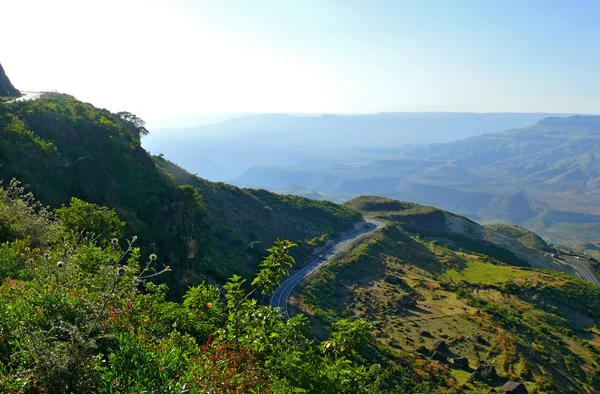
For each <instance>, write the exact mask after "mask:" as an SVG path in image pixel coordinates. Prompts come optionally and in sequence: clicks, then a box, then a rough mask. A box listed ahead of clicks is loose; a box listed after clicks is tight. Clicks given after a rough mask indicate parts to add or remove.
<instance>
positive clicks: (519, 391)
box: [502, 380, 527, 394]
mask: <svg viewBox="0 0 600 394" xmlns="http://www.w3.org/2000/svg"><path fill="white" fill-rule="evenodd" d="M502 390H504V391H505V392H506V394H527V388H526V387H525V385H524V384H523V383H519V382H515V381H514V380H509V381H508V382H506V383H504V386H502Z"/></svg>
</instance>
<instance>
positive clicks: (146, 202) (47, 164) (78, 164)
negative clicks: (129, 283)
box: [0, 93, 361, 298]
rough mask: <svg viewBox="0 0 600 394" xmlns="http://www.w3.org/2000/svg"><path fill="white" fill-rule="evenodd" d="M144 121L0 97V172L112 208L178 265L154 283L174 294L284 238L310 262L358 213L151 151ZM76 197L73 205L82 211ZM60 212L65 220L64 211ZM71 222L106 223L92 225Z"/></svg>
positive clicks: (46, 198)
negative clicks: (242, 183) (225, 177)
mask: <svg viewBox="0 0 600 394" xmlns="http://www.w3.org/2000/svg"><path fill="white" fill-rule="evenodd" d="M144 127H145V126H144V124H143V121H142V120H141V119H139V118H138V117H137V116H135V115H133V114H131V113H127V112H119V113H111V112H110V111H107V110H105V109H100V108H95V107H94V106H92V105H90V104H87V103H83V102H80V101H78V100H76V99H75V98H73V97H71V96H68V95H64V94H56V93H48V94H44V95H42V96H41V97H40V98H39V99H37V100H31V101H23V102H13V103H9V104H2V105H0V178H4V179H12V178H17V179H19V180H21V181H23V182H24V183H25V184H26V185H27V187H29V188H30V189H28V191H29V190H31V191H32V192H34V193H35V194H36V196H37V197H38V198H40V200H41V201H43V202H44V203H45V204H49V205H50V206H52V207H54V208H58V207H61V206H62V205H65V206H66V207H69V204H70V202H71V200H72V198H77V199H78V200H79V201H86V202H88V203H90V204H96V205H98V206H106V207H110V208H112V209H114V210H115V212H116V213H117V215H118V216H119V217H120V218H121V220H122V221H123V222H125V223H126V224H125V226H124V227H123V229H122V231H123V233H122V234H124V236H126V237H128V238H131V237H133V236H134V235H138V236H139V237H140V242H139V247H140V248H141V251H142V253H143V254H144V255H148V254H150V253H154V254H156V255H157V256H158V257H159V258H160V259H161V261H164V262H165V264H167V265H169V266H171V267H172V269H173V274H172V275H169V276H168V277H165V278H157V279H156V280H158V281H164V282H166V283H167V284H168V285H169V288H170V290H169V297H173V298H179V297H180V296H182V295H183V294H184V293H185V291H186V289H187V287H188V286H190V285H194V284H197V283H199V282H201V281H203V280H204V281H216V282H219V283H224V282H225V281H226V280H227V278H229V277H231V276H232V275H233V274H238V275H241V276H243V277H244V278H246V279H249V278H251V277H253V276H254V275H255V274H256V273H257V272H258V271H259V269H260V268H259V267H258V264H259V263H260V257H261V256H262V254H263V253H264V251H265V250H264V248H265V247H266V246H267V245H271V244H273V242H274V241H275V240H276V239H277V238H279V237H283V238H286V239H293V240H295V242H296V243H297V244H298V247H297V248H295V249H294V251H293V252H292V253H293V257H295V258H296V259H300V260H304V259H305V258H306V257H307V256H308V255H309V254H310V252H311V251H312V247H311V245H309V244H308V241H309V240H311V239H314V238H316V237H319V238H320V237H323V236H324V235H325V234H329V236H331V237H334V236H337V235H338V234H340V233H342V232H345V231H348V230H350V229H352V228H353V226H354V224H355V223H356V222H358V221H359V220H360V219H361V216H360V214H358V213H357V212H356V211H354V210H352V209H348V208H344V207H341V206H339V205H336V204H333V203H330V202H325V201H313V200H309V199H306V198H300V197H292V196H279V195H276V194H273V193H269V192H267V191H264V190H244V189H239V188H236V187H233V186H229V185H225V184H220V183H212V182H208V181H205V180H203V179H200V178H198V177H196V176H194V175H191V174H189V173H188V172H186V171H184V170H183V169H181V168H180V167H177V166H176V165H174V164H173V163H171V162H169V161H167V160H165V159H164V158H162V157H152V156H151V155H149V154H148V153H147V152H146V151H145V150H144V149H143V148H142V147H141V145H140V144H141V137H143V135H144V134H145V133H146V132H145V131H144V130H145V129H144ZM78 200H73V202H74V204H71V205H73V206H71V209H85V208H84V207H80V206H77V205H78V204H79V203H77V201H78ZM266 207H269V209H267V208H266ZM62 212H64V215H63V216H64V217H65V218H66V217H67V216H68V210H64V211H62ZM100 215H101V214H100ZM88 225H89V226H88ZM91 225H94V226H96V227H95V228H90V227H91ZM71 227H77V228H79V231H83V232H84V233H86V232H95V233H97V232H98V231H99V230H101V229H100V228H97V225H96V224H94V223H71ZM11 228H12V227H10V226H5V225H4V224H0V236H2V234H6V235H5V237H7V238H6V239H7V240H8V239H13V238H14V236H13V235H11V231H13V230H14V229H11ZM102 231H103V230H102ZM112 232H114V231H112ZM116 232H117V235H116V236H117V237H120V234H121V231H116ZM11 237H12V238H11ZM102 238H103V239H109V240H110V239H111V238H112V236H110V235H108V234H103V235H102ZM248 245H253V247H252V248H249V247H248ZM258 245H262V247H260V246H258Z"/></svg>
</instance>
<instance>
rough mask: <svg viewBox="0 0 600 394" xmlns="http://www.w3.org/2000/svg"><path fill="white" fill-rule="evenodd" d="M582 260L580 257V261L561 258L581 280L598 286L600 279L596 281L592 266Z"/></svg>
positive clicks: (574, 258) (573, 258)
mask: <svg viewBox="0 0 600 394" xmlns="http://www.w3.org/2000/svg"><path fill="white" fill-rule="evenodd" d="M583 259H584V257H581V258H580V259H577V257H571V256H564V257H563V260H564V261H565V262H566V263H567V264H569V265H570V266H571V267H573V269H574V270H575V271H576V272H577V274H578V275H579V276H580V277H581V278H582V279H584V280H587V281H588V282H591V283H594V284H596V285H598V286H600V279H598V275H596V273H595V272H594V269H593V268H592V266H591V265H590V264H589V263H588V262H587V261H585V260H583Z"/></svg>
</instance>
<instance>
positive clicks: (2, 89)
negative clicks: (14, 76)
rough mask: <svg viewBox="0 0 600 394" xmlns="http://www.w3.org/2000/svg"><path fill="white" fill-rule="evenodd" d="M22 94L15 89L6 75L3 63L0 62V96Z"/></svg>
mask: <svg viewBox="0 0 600 394" xmlns="http://www.w3.org/2000/svg"><path fill="white" fill-rule="evenodd" d="M20 95H21V92H19V91H18V90H17V89H15V87H14V86H13V84H12V83H11V82H10V79H8V77H7V76H6V73H5V72H4V68H3V67H2V64H0V97H16V96H20Z"/></svg>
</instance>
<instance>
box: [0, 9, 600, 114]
mask: <svg viewBox="0 0 600 394" xmlns="http://www.w3.org/2000/svg"><path fill="white" fill-rule="evenodd" d="M598 15H600V2H598V1H595V0H594V1H592V0H589V1H586V0H570V1H553V0H543V1H542V0H527V1H522V0H517V1H513V0H503V1H491V0H490V1H487V0H478V1H467V0H448V1H446V0H437V1H427V0H419V1H401V0H390V1H384V0H380V1H377V0H364V1H363V0H297V1H287V0H273V1H266V0H238V1H231V0H214V1H202V0H196V1H193V0H163V1H161V0H139V1H138V0H102V1H97V0H85V1H81V0H53V1H48V0H19V1H15V0H0V20H1V24H0V31H1V34H2V36H1V37H2V38H1V39H0V63H2V65H3V66H4V69H5V71H6V73H7V74H8V76H9V77H10V78H11V80H12V82H13V84H14V85H15V86H16V87H17V88H19V89H21V90H35V91H40V90H57V91H59V92H64V93H69V94H72V95H73V96H75V97H77V98H79V99H81V100H84V101H87V102H91V103H92V104H94V105H96V106H98V107H104V108H108V109H110V110H113V111H120V110H127V111H130V112H133V113H136V114H137V115H139V116H140V117H142V118H143V119H146V120H147V121H148V122H149V124H150V125H151V124H152V123H153V122H158V121H161V120H164V119H170V118H173V117H177V116H183V115H190V114H222V113H257V112H269V113H273V112H285V113H373V112H392V111H457V112H458V111H460V112H572V113H598V112H600V111H599V108H600V78H598V69H600V51H599V50H598V48H600V24H599V23H597V17H598Z"/></svg>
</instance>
